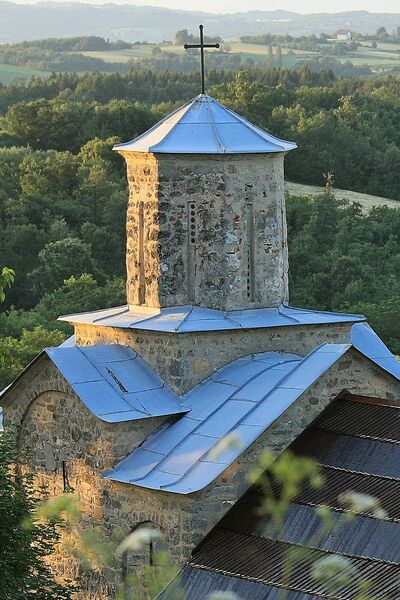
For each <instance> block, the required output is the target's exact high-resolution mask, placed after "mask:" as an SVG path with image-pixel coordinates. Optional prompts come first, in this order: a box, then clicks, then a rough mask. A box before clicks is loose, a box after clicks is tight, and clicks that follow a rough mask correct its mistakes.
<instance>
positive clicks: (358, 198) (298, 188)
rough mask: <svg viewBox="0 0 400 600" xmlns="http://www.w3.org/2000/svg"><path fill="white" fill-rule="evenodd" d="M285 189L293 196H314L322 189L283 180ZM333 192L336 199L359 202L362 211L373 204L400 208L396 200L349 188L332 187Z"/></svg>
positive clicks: (367, 209) (368, 208) (367, 210)
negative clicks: (353, 190)
mask: <svg viewBox="0 0 400 600" xmlns="http://www.w3.org/2000/svg"><path fill="white" fill-rule="evenodd" d="M285 189H286V191H287V192H289V193H290V194H292V195H294V196H307V197H309V196H315V195H317V194H320V193H321V192H322V191H323V188H322V187H318V186H316V185H304V184H302V183H292V182H290V181H286V182H285ZM333 191H334V194H335V196H336V198H337V199H338V200H342V199H344V200H348V201H349V202H358V203H359V204H361V206H362V209H363V212H365V213H367V212H369V211H370V210H371V208H373V207H374V206H387V207H389V208H400V202H399V201H398V200H389V199H388V198H382V197H380V196H371V195H370V194H361V193H360V192H352V191H351V190H340V189H337V188H334V190H333Z"/></svg>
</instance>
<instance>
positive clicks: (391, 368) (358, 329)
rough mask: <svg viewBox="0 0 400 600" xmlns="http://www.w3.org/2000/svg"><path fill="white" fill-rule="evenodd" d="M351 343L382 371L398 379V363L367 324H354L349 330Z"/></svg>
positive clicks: (399, 368) (399, 377) (399, 365)
mask: <svg viewBox="0 0 400 600" xmlns="http://www.w3.org/2000/svg"><path fill="white" fill-rule="evenodd" d="M351 343H352V344H353V346H354V348H357V350H359V351H360V352H362V353H363V354H364V355H365V356H367V357H368V358H370V359H371V360H372V361H373V362H374V363H376V364H377V365H379V366H380V367H381V368H382V369H384V370H385V371H387V372H388V373H390V374H391V375H393V377H396V378H397V379H400V362H399V361H398V360H397V358H396V357H395V356H394V355H393V354H392V353H391V352H390V350H389V348H388V347H387V346H385V344H384V343H383V342H382V340H381V338H380V337H379V336H378V335H377V334H376V333H375V331H374V330H373V329H371V327H370V326H369V325H368V323H356V324H355V325H353V327H352V328H351Z"/></svg>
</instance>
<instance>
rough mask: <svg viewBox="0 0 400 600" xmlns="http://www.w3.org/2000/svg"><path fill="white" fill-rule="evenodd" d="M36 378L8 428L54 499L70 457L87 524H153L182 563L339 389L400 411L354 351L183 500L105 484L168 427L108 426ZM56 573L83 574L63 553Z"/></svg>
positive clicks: (386, 382) (57, 380) (391, 386)
mask: <svg viewBox="0 0 400 600" xmlns="http://www.w3.org/2000/svg"><path fill="white" fill-rule="evenodd" d="M27 375H28V374H27ZM27 375H26V376H25V378H23V379H22V380H21V382H20V383H19V385H18V389H17V390H16V391H13V394H12V398H11V399H9V400H8V401H7V398H6V402H5V406H4V411H5V424H6V426H9V427H11V428H13V429H14V430H15V431H16V432H17V431H19V440H20V445H21V446H23V445H28V446H30V447H31V448H32V454H31V464H30V467H31V468H33V469H34V470H35V472H36V473H37V477H38V483H40V482H44V483H47V484H48V486H49V491H50V493H51V495H53V494H54V495H57V494H60V493H62V491H63V477H62V472H61V469H60V461H63V460H64V461H65V464H66V470H67V477H68V483H69V485H70V486H71V487H73V488H74V490H75V492H76V493H77V494H79V497H80V499H81V505H82V509H83V512H84V524H85V525H86V526H89V525H95V526H98V527H101V528H103V529H104V531H105V532H106V533H107V534H111V533H112V531H113V530H114V528H115V527H123V528H124V529H125V530H126V531H129V530H131V529H132V528H134V527H135V526H137V525H138V524H140V523H143V522H145V521H152V522H153V523H154V525H155V526H156V527H158V528H159V529H160V530H161V531H162V533H163V535H164V536H165V540H166V544H167V547H168V548H169V550H170V552H171V555H172V557H173V558H174V560H175V561H176V562H177V563H179V564H182V563H183V562H184V561H185V560H186V559H187V558H188V557H189V556H190V554H191V551H192V549H193V548H194V547H195V546H196V545H197V543H198V542H199V541H200V540H201V539H202V538H203V537H204V535H206V533H207V532H208V531H210V529H211V528H212V527H213V526H214V525H216V524H217V522H218V521H219V520H220V519H221V517H222V516H223V515H224V514H225V513H226V512H227V511H228V510H229V508H230V507H231V506H232V505H233V504H234V503H235V502H236V500H237V499H238V498H239V497H240V496H241V495H242V494H243V493H244V492H245V490H246V489H247V487H248V482H247V480H246V477H247V474H248V472H249V471H250V469H251V468H252V467H253V466H254V464H255V462H256V461H257V458H258V457H259V455H260V453H261V452H262V451H263V450H264V449H270V450H272V451H273V452H274V453H275V454H278V453H280V452H282V451H283V450H284V449H285V448H287V446H288V445H290V443H292V441H294V439H295V438H296V437H297V436H298V435H299V434H300V433H301V431H303V429H304V428H305V427H306V426H307V425H309V424H310V423H311V422H312V420H313V419H314V418H315V417H316V416H317V415H318V414H319V413H320V412H321V410H323V408H325V407H326V406H327V405H328V404H329V402H331V401H332V400H333V399H334V398H335V397H336V396H337V395H338V394H339V393H340V392H342V391H343V390H348V391H349V392H351V393H354V394H361V395H368V396H375V397H378V398H385V399H387V400H389V401H390V402H391V403H397V404H398V403H399V399H400V385H399V383H397V382H395V380H394V379H393V378H391V377H390V376H388V375H386V374H385V373H384V372H383V371H381V370H380V369H379V368H378V367H376V366H374V365H373V364H372V363H370V362H369V361H368V360H366V359H365V358H364V357H362V356H361V355H360V354H359V353H358V352H357V351H356V350H353V349H351V350H350V351H349V352H348V353H347V354H346V355H345V356H343V357H342V358H341V359H340V360H339V361H338V362H337V363H336V364H335V365H334V366H333V367H332V368H331V369H329V370H328V371H327V372H326V373H325V374H324V375H323V376H322V377H321V378H320V379H319V380H318V382H317V383H316V384H315V385H313V386H312V387H311V388H310V389H309V390H307V391H306V392H305V393H304V394H303V395H302V396H301V397H300V398H299V399H298V400H297V401H296V402H295V403H294V404H293V405H292V406H291V407H290V408H289V409H288V410H287V411H286V412H285V413H284V414H283V415H282V416H281V417H280V418H279V419H278V420H277V421H276V422H275V423H274V424H273V425H272V426H271V427H270V428H269V429H268V430H267V431H266V432H265V433H264V434H263V435H262V436H261V437H260V438H259V439H258V440H257V441H256V442H255V443H254V444H253V445H252V446H251V447H250V448H249V449H248V450H246V451H245V452H244V453H243V454H242V455H241V456H240V458H239V459H238V460H237V461H236V462H235V463H234V464H233V465H231V466H230V467H229V468H228V469H226V470H225V471H224V473H223V474H222V475H221V476H220V477H218V478H217V480H216V481H214V482H213V483H212V484H211V485H210V486H209V487H208V488H207V489H205V490H204V491H202V492H200V493H197V494H192V495H190V496H183V495H177V494H170V493H165V492H155V491H150V490H145V489H140V488H138V487H135V486H131V485H128V484H122V483H117V482H112V481H108V480H105V479H103V478H102V477H101V472H102V471H103V470H104V469H107V468H109V467H110V466H111V465H112V464H113V463H114V462H116V459H117V457H118V458H120V457H121V456H122V455H124V454H126V453H128V452H130V451H131V449H132V447H134V446H136V445H138V444H140V443H141V441H142V440H143V439H144V438H145V437H146V436H147V435H148V434H149V432H150V430H152V429H153V428H155V427H156V426H157V424H159V422H160V421H159V422H158V423H157V422H156V421H153V422H152V423H150V422H147V421H146V422H141V423H138V422H136V423H127V424H120V425H116V424H113V425H108V424H106V423H103V422H101V421H100V420H99V419H96V418H95V417H94V416H93V415H91V413H90V412H89V411H88V410H87V409H86V408H85V407H84V406H83V405H82V403H81V402H80V401H79V400H78V399H77V398H76V396H75V394H74V393H73V392H72V390H71V389H70V388H69V386H68V384H66V382H65V381H64V380H63V378H62V377H61V376H60V375H59V374H58V373H57V371H56V369H55V368H54V367H52V366H49V363H48V361H47V362H45V361H44V360H42V361H39V363H38V364H37V365H34V367H33V372H32V373H31V374H30V375H29V377H27ZM19 423H22V424H21V427H18V424H19ZM239 441H240V440H239ZM53 568H54V570H55V572H56V574H57V575H58V576H59V577H63V576H67V577H76V576H77V575H78V574H80V569H79V566H78V564H77V562H76V561H75V560H73V559H71V557H70V556H68V555H67V553H66V552H65V551H64V550H62V549H60V550H59V552H58V553H57V554H56V556H55V557H54V563H53ZM121 568H122V566H121ZM119 574H120V571H118V570H117V572H112V571H107V573H100V572H98V573H95V574H94V575H92V576H90V577H87V578H86V579H85V580H84V586H85V587H84V590H83V591H82V593H81V594H80V595H79V600H105V599H106V598H112V597H113V589H114V582H115V580H116V579H118V577H119Z"/></svg>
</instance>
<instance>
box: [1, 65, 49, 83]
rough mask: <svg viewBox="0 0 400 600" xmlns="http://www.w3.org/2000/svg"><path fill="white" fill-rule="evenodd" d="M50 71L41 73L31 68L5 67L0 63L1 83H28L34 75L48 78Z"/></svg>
mask: <svg viewBox="0 0 400 600" xmlns="http://www.w3.org/2000/svg"><path fill="white" fill-rule="evenodd" d="M49 74H50V73H49V72H48V71H39V70H37V69H30V68H29V67H19V66H16V65H4V64H2V63H0V83H4V84H7V83H11V82H12V81H15V80H23V81H28V79H30V78H31V77H33V76H34V75H35V76H36V77H48V76H49Z"/></svg>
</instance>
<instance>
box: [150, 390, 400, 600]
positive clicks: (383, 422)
mask: <svg viewBox="0 0 400 600" xmlns="http://www.w3.org/2000/svg"><path fill="white" fill-rule="evenodd" d="M369 401H370V399H363V398H359V399H358V401H356V400H355V399H354V397H352V399H351V401H349V400H348V399H345V398H344V399H338V400H335V401H334V402H333V403H332V404H331V405H330V406H329V407H328V408H327V409H326V410H325V411H324V412H323V413H322V415H321V416H320V417H319V418H318V419H316V421H314V423H313V425H312V427H309V428H308V429H306V430H305V432H304V433H303V434H302V436H301V438H300V439H299V440H297V441H296V442H295V443H294V444H292V445H291V450H292V451H295V452H296V453H298V454H304V453H306V454H308V453H309V452H308V450H309V449H310V448H315V449H316V455H317V457H319V458H320V455H321V448H322V456H323V459H324V460H326V457H327V456H328V460H329V456H331V455H332V454H333V455H334V457H335V463H336V465H337V466H336V467H335V468H333V467H326V466H323V467H322V469H321V470H322V475H323V477H324V480H325V484H324V485H323V486H322V487H320V488H318V489H315V488H314V487H312V485H311V484H310V483H309V482H305V483H304V485H303V488H302V490H301V491H300V493H299V494H298V496H297V497H296V499H295V501H294V502H293V503H292V504H291V505H290V507H289V510H288V511H287V512H286V514H285V515H284V519H283V522H282V523H279V522H277V521H276V520H275V521H272V520H271V519H270V517H269V515H268V514H266V512H265V510H264V511H263V510H260V508H261V507H262V503H263V499H264V497H265V496H264V492H263V490H262V488H261V487H257V486H253V487H252V488H250V489H249V490H248V491H247V493H246V494H245V495H244V496H243V497H242V498H241V499H240V500H239V501H238V502H237V504H236V505H235V506H234V507H232V509H231V510H230V511H229V512H228V513H227V514H226V515H225V517H224V518H223V519H222V520H221V521H220V523H219V524H218V525H217V526H216V527H215V528H214V529H213V530H212V531H211V532H210V534H209V535H208V536H207V537H206V538H205V539H204V540H203V541H202V542H201V543H200V545H199V546H198V548H196V549H195V551H194V553H193V559H192V560H191V561H190V563H189V565H187V566H186V567H185V568H184V569H183V571H182V574H181V579H178V580H177V581H176V582H173V583H172V584H171V585H170V586H169V588H167V590H166V591H165V592H164V593H163V594H162V596H161V597H162V598H163V600H164V599H165V600H169V598H170V597H171V598H172V596H170V595H168V593H169V590H172V591H174V590H178V589H181V590H182V591H183V598H185V599H187V600H189V599H190V600H192V599H193V598H195V599H197V598H198V600H200V596H197V593H198V590H202V586H203V585H204V586H205V589H206V590H208V589H209V590H210V591H214V590H217V589H220V590H223V591H225V590H226V591H228V590H229V591H230V590H232V591H237V592H238V593H239V590H242V593H243V595H242V597H243V598H253V595H254V597H255V598H260V599H263V598H266V599H268V600H269V599H271V600H272V599H273V600H279V595H278V593H277V592H278V587H282V588H284V589H285V590H288V596H287V597H288V598H298V599H299V600H306V599H307V600H310V596H309V594H315V595H314V596H311V597H313V598H315V600H316V598H331V599H335V600H336V599H337V600H351V599H353V598H354V597H355V595H356V591H357V587H358V581H360V580H363V581H367V582H368V585H369V586H370V587H369V588H368V591H369V593H370V594H371V597H372V596H373V597H374V598H391V599H393V600H397V599H398V598H399V597H400V587H399V585H400V583H399V582H400V522H399V517H400V500H399V498H400V478H397V479H394V478H389V477H385V476H382V475H376V474H374V473H375V471H376V465H377V464H379V465H382V464H384V463H385V462H386V461H387V459H388V452H387V451H389V453H390V449H392V450H393V451H394V456H393V457H392V466H393V465H395V464H396V463H398V462H399V457H398V456H397V452H396V449H397V448H398V444H397V441H396V443H393V442H390V443H389V442H380V445H379V446H376V442H372V443H371V440H368V439H362V438H360V437H359V436H360V435H364V434H365V432H366V431H367V433H368V435H369V434H370V433H371V431H370V428H371V427H372V426H373V423H374V422H375V423H376V434H375V436H374V437H377V438H378V439H379V436H380V435H383V436H384V438H385V439H386V438H389V439H391V438H396V437H397V434H396V432H397V413H396V411H399V408H392V407H388V406H385V405H384V404H381V405H370V404H368V402H369ZM357 402H358V404H357ZM379 413H381V414H379ZM390 421H392V425H393V431H392V432H391V431H389V427H390ZM350 425H351V432H350V431H349V432H348V434H347V436H343V435H342V434H341V432H342V430H343V428H344V427H346V428H347V426H350ZM323 427H326V428H327V429H328V430H329V434H328V435H329V438H327V437H326V436H325V432H323V431H321V428H323ZM335 439H336V442H335ZM344 440H353V442H354V443H355V444H358V443H359V442H367V443H369V444H371V445H370V446H363V447H362V449H360V448H358V449H356V448H355V446H349V447H348V448H347V450H346V451H345V452H343V453H342V454H341V455H340V454H338V447H340V446H343V445H345V444H346V442H345V441H344ZM381 453H382V454H383V460H379V454H381ZM353 454H354V455H355V464H358V466H359V467H360V466H362V468H363V470H364V471H365V472H352V471H349V470H348V457H349V456H352V455H353ZM361 456H362V463H360V460H361ZM389 462H390V461H389ZM392 466H390V465H389V470H391V468H392ZM271 484H272V490H273V493H274V494H276V495H277V496H279V493H280V492H279V490H280V486H279V484H278V483H274V482H273V481H271ZM348 490H352V491H354V492H358V493H360V494H368V495H371V496H373V497H375V498H378V499H379V501H380V506H381V507H382V508H383V509H384V510H385V511H386V513H387V516H386V517H385V518H383V519H379V518H376V516H375V515H369V514H368V513H366V514H362V515H361V514H360V515H355V516H353V518H352V519H350V520H349V519H344V518H343V515H342V514H341V512H342V511H343V505H342V504H341V503H340V501H339V500H338V497H339V495H340V494H341V493H343V492H346V491H348ZM267 493H271V489H270V486H268V488H267ZM320 505H324V506H328V507H330V508H331V509H333V511H334V512H332V513H331V518H332V520H333V526H332V527H331V528H329V530H328V529H322V528H321V519H320V516H319V515H318V513H317V510H316V506H320ZM300 548H301V553H300V554H296V555H295V556H296V564H295V568H294V570H293V572H292V573H291V574H290V576H289V578H288V579H285V578H284V565H287V564H288V563H287V560H288V557H289V552H291V551H296V550H300ZM330 553H335V554H336V555H337V554H339V555H342V556H346V557H348V558H349V559H350V561H351V564H352V565H353V567H354V568H355V569H356V576H354V577H353V578H352V581H351V583H349V584H347V585H344V584H343V585H342V586H338V588H337V589H335V590H332V589H328V588H327V587H326V586H325V585H324V584H319V583H318V582H317V581H315V580H313V579H312V578H311V577H310V573H311V568H312V565H313V563H315V561H316V560H318V559H320V558H322V557H323V556H329V554H330ZM252 586H254V587H252ZM285 597H286V592H285Z"/></svg>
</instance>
